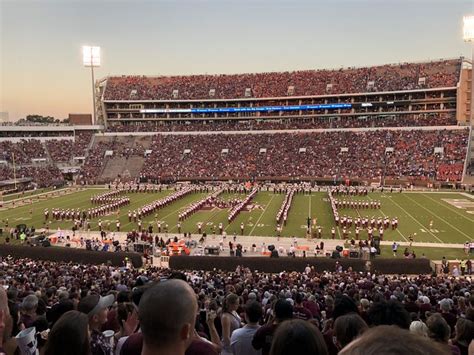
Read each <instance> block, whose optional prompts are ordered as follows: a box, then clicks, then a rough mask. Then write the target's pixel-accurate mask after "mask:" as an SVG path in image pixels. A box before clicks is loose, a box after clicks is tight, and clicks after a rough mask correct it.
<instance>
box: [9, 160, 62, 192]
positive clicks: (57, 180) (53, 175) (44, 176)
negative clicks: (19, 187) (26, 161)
mask: <svg viewBox="0 0 474 355" xmlns="http://www.w3.org/2000/svg"><path fill="white" fill-rule="evenodd" d="M15 175H16V178H17V179H21V178H31V180H32V182H33V183H35V184H36V186H37V187H49V186H57V185H61V184H63V182H64V177H63V175H62V174H61V171H60V170H59V169H58V168H57V167H55V166H52V165H46V166H22V167H20V168H17V169H16V174H14V173H13V169H11V168H9V167H1V166H0V181H4V180H12V179H13V178H14V177H15Z"/></svg>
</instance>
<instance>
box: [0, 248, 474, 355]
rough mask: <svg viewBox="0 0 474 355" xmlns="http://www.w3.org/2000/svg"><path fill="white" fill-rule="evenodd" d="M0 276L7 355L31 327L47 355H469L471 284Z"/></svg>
mask: <svg viewBox="0 0 474 355" xmlns="http://www.w3.org/2000/svg"><path fill="white" fill-rule="evenodd" d="M1 266H2V267H1V268H0V283H1V284H2V286H3V287H2V288H0V314H1V315H2V317H1V318H2V319H3V320H4V327H5V329H2V335H3V339H0V347H3V348H4V350H5V351H6V353H7V354H11V353H13V352H14V350H15V348H16V346H17V343H16V341H15V339H14V338H13V337H14V336H16V335H17V334H18V333H19V332H20V331H21V329H23V328H28V327H31V326H34V327H35V328H36V331H37V332H38V335H37V337H38V343H37V346H38V347H39V348H40V350H41V351H45V354H60V353H68V354H93V355H95V354H107V355H109V354H112V353H115V354H122V355H127V354H137V355H138V354H156V353H162V354H168V353H170V354H171V353H172V354H188V355H190V354H202V353H206V354H218V353H219V352H220V353H221V354H235V355H240V354H273V355H276V354H295V355H299V354H337V353H340V354H369V355H372V354H394V353H397V354H399V353H407V354H408V353H409V354H427V353H429V354H461V355H467V354H468V348H469V347H471V348H472V347H473V346H474V344H472V343H471V342H472V339H473V336H474V288H473V283H472V282H471V280H470V278H469V277H457V278H455V277H450V276H423V275H420V276H412V277H407V276H393V275H392V276H387V275H380V274H377V273H375V274H371V273H369V272H352V270H350V269H347V270H341V268H340V267H339V268H338V271H335V272H333V271H323V270H315V269H314V267H310V266H309V265H308V266H307V267H306V268H305V270H304V272H281V273H276V274H268V273H263V272H257V271H252V270H250V269H246V268H242V267H238V268H237V269H236V270H235V271H233V272H224V271H216V270H214V271H199V270H190V271H183V272H174V271H171V270H168V269H158V268H153V267H150V268H147V269H144V270H143V269H142V270H137V269H131V268H127V267H124V268H117V267H112V266H106V265H102V266H92V265H85V264H75V263H69V262H68V263H62V262H49V261H32V260H28V259H12V258H10V257H6V258H2V260H1ZM0 323H2V322H0ZM387 326H390V327H387ZM87 328H89V330H90V333H89V334H88V331H87ZM47 329H51V331H50V332H49V335H46V334H47ZM107 330H109V331H111V332H106V333H103V331H107ZM45 331H46V332H45ZM108 333H110V334H113V335H109V334H108ZM106 335H107V336H109V338H106V337H105V336H106ZM114 335H115V336H114ZM110 337H111V338H112V339H113V341H112V342H111V341H110ZM114 347H115V349H113V348H114ZM469 354H470V352H469Z"/></svg>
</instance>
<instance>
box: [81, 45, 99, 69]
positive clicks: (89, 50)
mask: <svg viewBox="0 0 474 355" xmlns="http://www.w3.org/2000/svg"><path fill="white" fill-rule="evenodd" d="M82 62H83V64H84V66H85V67H100V47H94V46H83V47H82Z"/></svg>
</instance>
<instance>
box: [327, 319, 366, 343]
mask: <svg viewBox="0 0 474 355" xmlns="http://www.w3.org/2000/svg"><path fill="white" fill-rule="evenodd" d="M367 329H369V327H368V326H367V323H365V321H364V320H363V319H362V318H361V316H359V315H358V314H357V313H349V314H345V315H343V316H340V317H338V318H337V319H336V321H335V322H334V335H335V336H336V339H337V341H338V343H339V344H340V345H341V347H344V346H346V345H347V344H349V343H350V342H351V341H352V340H354V339H355V338H357V337H358V336H359V335H361V334H362V333H364V332H365V331H366V330H367Z"/></svg>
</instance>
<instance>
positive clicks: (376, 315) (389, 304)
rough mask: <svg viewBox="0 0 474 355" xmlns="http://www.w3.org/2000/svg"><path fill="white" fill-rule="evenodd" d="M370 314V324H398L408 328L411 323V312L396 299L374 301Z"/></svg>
mask: <svg viewBox="0 0 474 355" xmlns="http://www.w3.org/2000/svg"><path fill="white" fill-rule="evenodd" d="M368 316H369V321H370V325H397V326H399V327H400V328H403V329H408V328H409V327H410V323H411V318H410V314H409V313H408V311H407V310H406V309H405V307H403V305H402V304H401V303H400V302H398V301H396V300H390V301H381V302H375V303H373V304H372V306H371V307H370V309H369V312H368Z"/></svg>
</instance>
